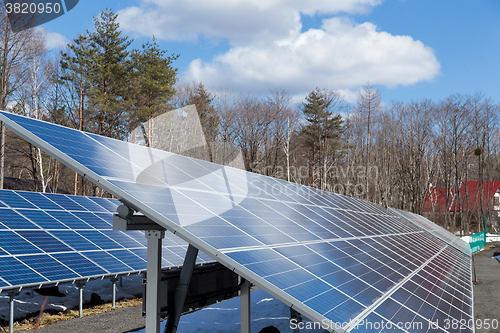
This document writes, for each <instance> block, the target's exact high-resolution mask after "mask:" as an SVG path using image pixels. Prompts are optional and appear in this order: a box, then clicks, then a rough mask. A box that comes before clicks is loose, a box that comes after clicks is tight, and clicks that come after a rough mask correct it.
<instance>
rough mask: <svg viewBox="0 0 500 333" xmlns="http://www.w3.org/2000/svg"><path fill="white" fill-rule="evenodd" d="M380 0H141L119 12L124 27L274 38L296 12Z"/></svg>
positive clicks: (180, 35) (350, 8)
mask: <svg viewBox="0 0 500 333" xmlns="http://www.w3.org/2000/svg"><path fill="white" fill-rule="evenodd" d="M381 1H382V0H311V1H304V0H266V1H262V0H231V1H227V0H202V1H200V0H183V1H178V0H143V1H142V2H141V5H140V6H138V7H137V6H133V7H128V8H125V9H123V10H121V11H119V12H118V14H119V16H118V19H119V21H120V26H121V28H122V29H124V30H125V31H129V32H135V33H138V34H139V35H143V36H147V37H151V36H152V35H155V37H157V38H159V39H165V40H196V39H197V38H199V37H200V36H203V37H205V38H215V39H221V38H223V39H228V40H229V41H230V42H231V43H232V44H233V45H241V44H245V43H249V42H255V41H274V40H276V39H280V38H284V37H286V36H289V35H290V34H294V33H297V32H298V31H300V29H301V27H302V25H301V23H300V14H301V13H302V14H306V15H314V14H334V13H339V12H345V13H357V12H364V11H366V10H368V9H369V8H371V7H373V6H375V5H377V4H379V3H380V2H381Z"/></svg>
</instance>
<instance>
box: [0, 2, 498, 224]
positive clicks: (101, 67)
mask: <svg viewBox="0 0 500 333" xmlns="http://www.w3.org/2000/svg"><path fill="white" fill-rule="evenodd" d="M2 15H3V14H2ZM94 26H95V31H92V32H90V31H87V32H86V33H85V34H81V35H78V36H77V37H76V38H74V39H73V40H72V41H71V43H70V44H69V45H68V47H67V48H66V49H64V50H63V51H61V52H59V53H58V54H57V55H56V56H54V55H53V54H50V53H48V52H47V51H46V50H45V46H44V42H43V41H44V36H43V34H44V32H43V30H40V29H29V30H25V31H22V32H19V33H14V32H12V31H11V30H10V26H9V24H8V21H7V19H6V17H5V15H3V16H1V17H0V109H8V110H10V111H12V112H16V113H19V114H23V115H27V116H30V117H34V118H37V119H43V120H46V121H50V122H54V123H58V124H61V125H64V126H68V127H72V128H76V129H79V130H83V131H88V132H92V133H97V134H100V135H105V136H109V137H113V138H117V139H121V140H126V139H127V137H128V135H129V134H130V133H131V131H132V130H133V129H135V128H136V127H138V126H140V125H141V124H142V123H144V122H146V121H148V120H151V119H153V118H154V117H156V116H157V115H160V114H162V113H165V112H167V111H169V110H174V109H176V108H179V107H183V106H187V105H191V104H194V105H196V108H197V112H198V116H199V119H200V123H201V125H202V128H203V134H204V136H205V138H206V140H207V142H222V143H230V144H232V145H234V146H236V147H237V148H238V149H239V150H240V151H241V154H242V157H243V162H244V168H245V169H246V170H247V171H251V172H256V173H260V174H264V175H267V176H271V177H277V178H281V179H284V180H288V181H291V182H295V183H299V184H303V185H307V186H312V187H315V188H319V189H322V190H326V191H333V192H337V193H341V194H345V195H349V196H355V197H359V198H362V199H365V200H369V201H372V202H375V203H378V204H380V205H382V206H386V207H387V206H390V207H395V208H400V209H404V210H408V211H413V212H416V213H420V214H421V213H423V205H422V203H423V201H424V199H425V198H426V195H428V193H429V190H430V189H432V188H433V187H439V188H445V189H446V200H447V202H448V201H449V202H452V201H454V200H455V201H457V200H458V201H459V200H466V198H459V197H458V198H457V197H456V196H459V195H460V194H459V193H458V194H457V192H453V191H452V189H458V188H460V186H461V185H462V184H463V183H464V182H466V181H468V180H478V181H484V180H499V179H500V170H499V167H498V166H499V164H498V161H497V160H498V158H499V157H500V154H499V151H498V147H499V144H500V136H499V135H498V134H499V132H498V115H499V105H498V104H497V103H496V102H494V101H493V100H492V99H490V98H488V97H486V96H483V95H482V94H481V93H472V94H467V95H460V94H452V95H450V96H448V97H447V98H445V99H443V100H441V101H437V102H436V101H432V100H429V99H423V100H417V101H412V102H400V101H393V102H391V103H390V104H389V105H386V104H384V103H383V102H382V99H381V95H380V92H379V91H378V90H377V89H375V88H374V87H373V86H371V85H366V86H364V87H363V88H362V89H360V92H359V95H358V99H357V101H356V103H354V104H349V103H347V102H346V101H345V100H344V98H343V96H342V95H341V94H340V93H339V92H336V91H332V90H329V89H323V88H321V87H319V88H316V89H314V90H312V91H311V92H309V94H308V95H307V96H306V98H305V100H304V101H303V102H302V103H296V102H293V101H292V99H291V97H290V95H289V94H288V93H287V92H286V91H283V90H278V89H277V90H274V91H271V92H270V93H269V94H268V96H265V97H255V96H251V95H246V94H244V93H238V92H234V91H231V90H230V89H227V88H226V89H222V88H221V89H212V90H209V89H207V88H206V87H205V86H204V85H203V83H201V82H193V83H184V84H179V83H178V82H177V81H178V76H177V69H176V68H175V67H174V65H175V60H176V59H177V58H178V57H179V55H177V54H169V53H168V51H167V50H162V49H161V48H160V46H159V45H158V43H157V42H156V40H155V39H154V38H153V39H152V40H150V41H149V42H147V43H145V44H143V45H142V48H141V49H131V43H132V39H131V38H129V37H128V36H124V35H123V34H122V32H121V31H120V29H119V25H118V23H117V15H116V14H115V13H114V12H113V11H112V10H111V9H106V10H105V11H103V12H102V13H101V14H100V15H99V16H98V17H96V18H95V19H94ZM1 133H3V134H2V135H0V142H1V143H2V144H1V151H0V167H1V169H2V170H1V172H0V174H1V176H0V187H3V176H6V177H7V176H8V177H16V178H27V179H31V180H33V187H34V189H37V190H41V191H46V190H50V189H57V188H60V189H64V190H67V191H69V192H70V193H72V194H79V195H104V192H103V191H102V190H100V189H99V188H97V187H96V186H95V185H93V184H91V183H89V182H87V181H86V180H84V179H82V178H81V177H80V176H78V175H77V174H75V173H74V172H72V171H71V170H69V169H67V168H66V167H65V166H63V165H62V164H60V163H59V162H57V161H55V160H54V159H52V158H50V157H49V156H46V155H45V154H44V153H43V152H41V151H40V150H39V149H37V148H36V147H33V146H31V145H30V144H28V143H26V142H24V141H23V140H21V139H19V138H17V137H15V136H14V135H12V134H10V133H7V136H6V137H5V130H4V129H3V127H2V128H1ZM2 138H4V139H2ZM4 146H5V147H4ZM4 149H5V151H4ZM464 214H465V213H464V212H456V213H454V212H450V211H447V212H444V213H443V214H441V215H439V216H437V217H436V220H438V222H439V223H440V224H442V225H443V226H445V227H446V228H448V229H450V230H453V231H455V230H463V231H465V232H469V231H471V232H472V231H477V230H478V228H479V225H480V224H481V223H480V221H482V219H483V218H484V217H485V216H488V215H489V214H491V212H490V211H480V212H475V213H474V214H468V215H467V216H465V215H464Z"/></svg>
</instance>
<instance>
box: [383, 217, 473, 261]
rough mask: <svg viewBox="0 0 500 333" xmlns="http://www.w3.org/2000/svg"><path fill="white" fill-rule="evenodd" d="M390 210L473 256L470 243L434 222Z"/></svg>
mask: <svg viewBox="0 0 500 333" xmlns="http://www.w3.org/2000/svg"><path fill="white" fill-rule="evenodd" d="M389 209H390V210H392V211H393V212H396V213H398V214H400V215H401V216H403V217H404V218H406V219H408V220H410V221H411V222H412V223H414V224H415V225H418V226H419V227H421V228H422V229H424V230H426V231H428V232H430V233H431V234H433V235H434V236H436V237H438V238H440V239H442V240H443V241H445V242H446V243H448V244H450V245H452V246H454V247H455V248H457V249H458V250H460V251H462V252H463V253H465V254H469V255H470V254H471V249H470V246H469V244H468V243H466V242H464V241H463V240H462V239H461V238H460V237H457V236H455V235H454V234H452V233H451V232H449V231H448V230H446V229H444V228H442V227H440V226H438V225H437V224H435V223H434V222H432V221H430V220H428V219H426V218H425V217H423V216H422V215H418V214H415V213H411V212H406V211H403V210H400V209H395V208H389Z"/></svg>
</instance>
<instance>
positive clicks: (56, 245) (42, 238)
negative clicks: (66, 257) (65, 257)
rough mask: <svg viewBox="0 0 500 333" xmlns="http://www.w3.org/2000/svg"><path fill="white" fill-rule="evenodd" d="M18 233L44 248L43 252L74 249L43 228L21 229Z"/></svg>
mask: <svg viewBox="0 0 500 333" xmlns="http://www.w3.org/2000/svg"><path fill="white" fill-rule="evenodd" d="M17 233H18V234H19V235H21V236H23V237H24V238H25V239H26V240H29V241H30V242H31V243H33V244H34V245H36V246H38V247H39V248H40V249H42V251H43V252H46V253H53V252H68V251H72V249H70V248H69V247H68V246H67V245H65V244H64V243H62V242H61V241H59V240H57V239H56V238H54V237H53V236H52V235H50V234H49V233H48V232H46V231H43V230H33V231H23V230H21V231H18V232H17Z"/></svg>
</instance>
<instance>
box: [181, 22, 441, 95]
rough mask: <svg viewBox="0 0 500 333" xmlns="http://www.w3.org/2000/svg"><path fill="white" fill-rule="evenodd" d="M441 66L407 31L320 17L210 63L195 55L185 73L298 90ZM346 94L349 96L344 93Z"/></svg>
mask: <svg viewBox="0 0 500 333" xmlns="http://www.w3.org/2000/svg"><path fill="white" fill-rule="evenodd" d="M439 70H440V64H439V62H438V61H437V59H436V57H435V55H434V52H433V51H432V49H430V48H429V47H427V46H425V45H424V44H423V43H421V42H420V41H415V40H414V39H413V38H411V37H409V36H394V35H391V34H389V33H387V32H379V31H377V29H376V26H375V25H373V24H372V23H363V24H355V23H353V22H350V21H349V20H346V19H339V18H332V19H328V20H325V21H324V22H323V26H322V28H321V29H310V30H308V31H306V32H303V33H298V34H296V35H295V36H292V37H288V38H285V39H281V40H278V41H276V42H274V43H270V44H267V43H257V44H251V45H247V46H236V47H232V48H231V49H230V50H229V51H227V52H226V53H224V54H220V55H218V56H216V57H215V58H214V59H213V60H212V61H210V62H203V61H202V60H200V59H196V60H194V61H193V62H192V63H191V64H190V66H189V69H188V70H187V73H186V75H187V77H188V78H190V79H191V80H195V81H201V82H204V83H205V84H207V85H212V84H214V85H217V84H220V83H222V82H224V83H226V84H229V85H230V86H233V87H235V89H243V88H245V89H250V90H253V91H260V92H266V91H268V90H269V89H272V88H276V87H278V88H280V89H281V88H283V89H286V90H288V91H289V92H290V93H292V94H295V93H303V92H304V91H309V90H312V89H314V88H315V87H328V88H330V89H354V88H356V87H359V86H360V85H364V84H366V83H367V82H370V83H371V84H381V85H385V86H387V87H394V86H397V85H411V84H414V83H417V82H420V81H426V80H431V79H432V78H434V77H435V76H436V75H437V74H438V73H439ZM346 97H351V96H346Z"/></svg>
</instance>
